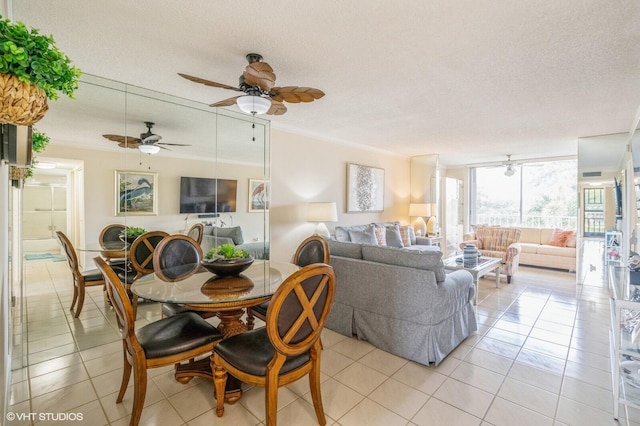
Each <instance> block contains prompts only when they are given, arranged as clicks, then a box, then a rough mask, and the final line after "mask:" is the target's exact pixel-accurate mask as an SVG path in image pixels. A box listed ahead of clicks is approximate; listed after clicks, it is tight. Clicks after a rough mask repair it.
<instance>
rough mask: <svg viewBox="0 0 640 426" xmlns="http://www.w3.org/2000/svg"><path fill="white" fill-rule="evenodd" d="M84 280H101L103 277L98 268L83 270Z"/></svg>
mask: <svg viewBox="0 0 640 426" xmlns="http://www.w3.org/2000/svg"><path fill="white" fill-rule="evenodd" d="M82 276H83V277H84V280H85V281H89V282H91V281H102V280H103V279H104V277H103V276H102V272H100V271H98V270H91V271H85V272H83V273H82Z"/></svg>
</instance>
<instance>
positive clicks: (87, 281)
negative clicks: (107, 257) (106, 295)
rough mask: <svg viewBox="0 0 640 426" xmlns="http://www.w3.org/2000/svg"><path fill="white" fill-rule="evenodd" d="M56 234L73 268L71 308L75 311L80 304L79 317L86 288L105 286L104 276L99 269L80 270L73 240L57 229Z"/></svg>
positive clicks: (77, 313)
mask: <svg viewBox="0 0 640 426" xmlns="http://www.w3.org/2000/svg"><path fill="white" fill-rule="evenodd" d="M56 234H57V235H58V240H60V244H62V247H63V248H64V252H65V254H66V255H67V262H68V263H69V268H71V274H72V276H73V301H72V302H71V309H70V310H72V311H73V307H74V306H75V305H76V302H77V304H78V306H77V307H76V310H75V311H76V312H75V315H74V317H75V318H78V317H79V316H80V311H82V306H83V305H84V297H85V294H86V291H85V288H86V287H91V286H98V285H101V286H103V287H104V286H105V283H104V278H103V277H102V274H101V273H100V271H98V270H89V271H80V265H79V263H78V256H77V255H76V251H75V249H74V248H73V244H71V241H70V240H69V238H68V237H67V236H66V235H65V234H64V233H63V232H61V231H56Z"/></svg>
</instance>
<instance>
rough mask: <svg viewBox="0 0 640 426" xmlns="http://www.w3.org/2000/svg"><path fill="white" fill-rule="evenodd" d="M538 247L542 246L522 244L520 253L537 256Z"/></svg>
mask: <svg viewBox="0 0 640 426" xmlns="http://www.w3.org/2000/svg"><path fill="white" fill-rule="evenodd" d="M538 247H540V244H534V243H523V242H520V248H521V249H522V250H521V251H520V253H529V254H536V253H537V252H538Z"/></svg>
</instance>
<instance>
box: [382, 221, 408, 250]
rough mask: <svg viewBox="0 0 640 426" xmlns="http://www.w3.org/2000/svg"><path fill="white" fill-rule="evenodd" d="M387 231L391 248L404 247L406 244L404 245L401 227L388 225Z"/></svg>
mask: <svg viewBox="0 0 640 426" xmlns="http://www.w3.org/2000/svg"><path fill="white" fill-rule="evenodd" d="M385 229H386V230H387V235H386V238H387V245H388V246H389V247H397V248H402V247H404V244H402V237H401V236H400V225H398V224H394V225H388V226H387V227H386V228H385Z"/></svg>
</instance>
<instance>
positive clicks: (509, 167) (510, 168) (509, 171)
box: [504, 164, 516, 177]
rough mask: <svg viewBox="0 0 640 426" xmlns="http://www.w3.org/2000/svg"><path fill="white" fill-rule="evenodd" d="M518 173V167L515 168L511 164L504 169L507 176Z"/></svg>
mask: <svg viewBox="0 0 640 426" xmlns="http://www.w3.org/2000/svg"><path fill="white" fill-rule="evenodd" d="M515 174H516V169H514V168H513V166H512V165H511V164H509V165H508V166H507V169H506V170H505V171H504V175H505V176H506V177H511V176H513V175H515Z"/></svg>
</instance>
